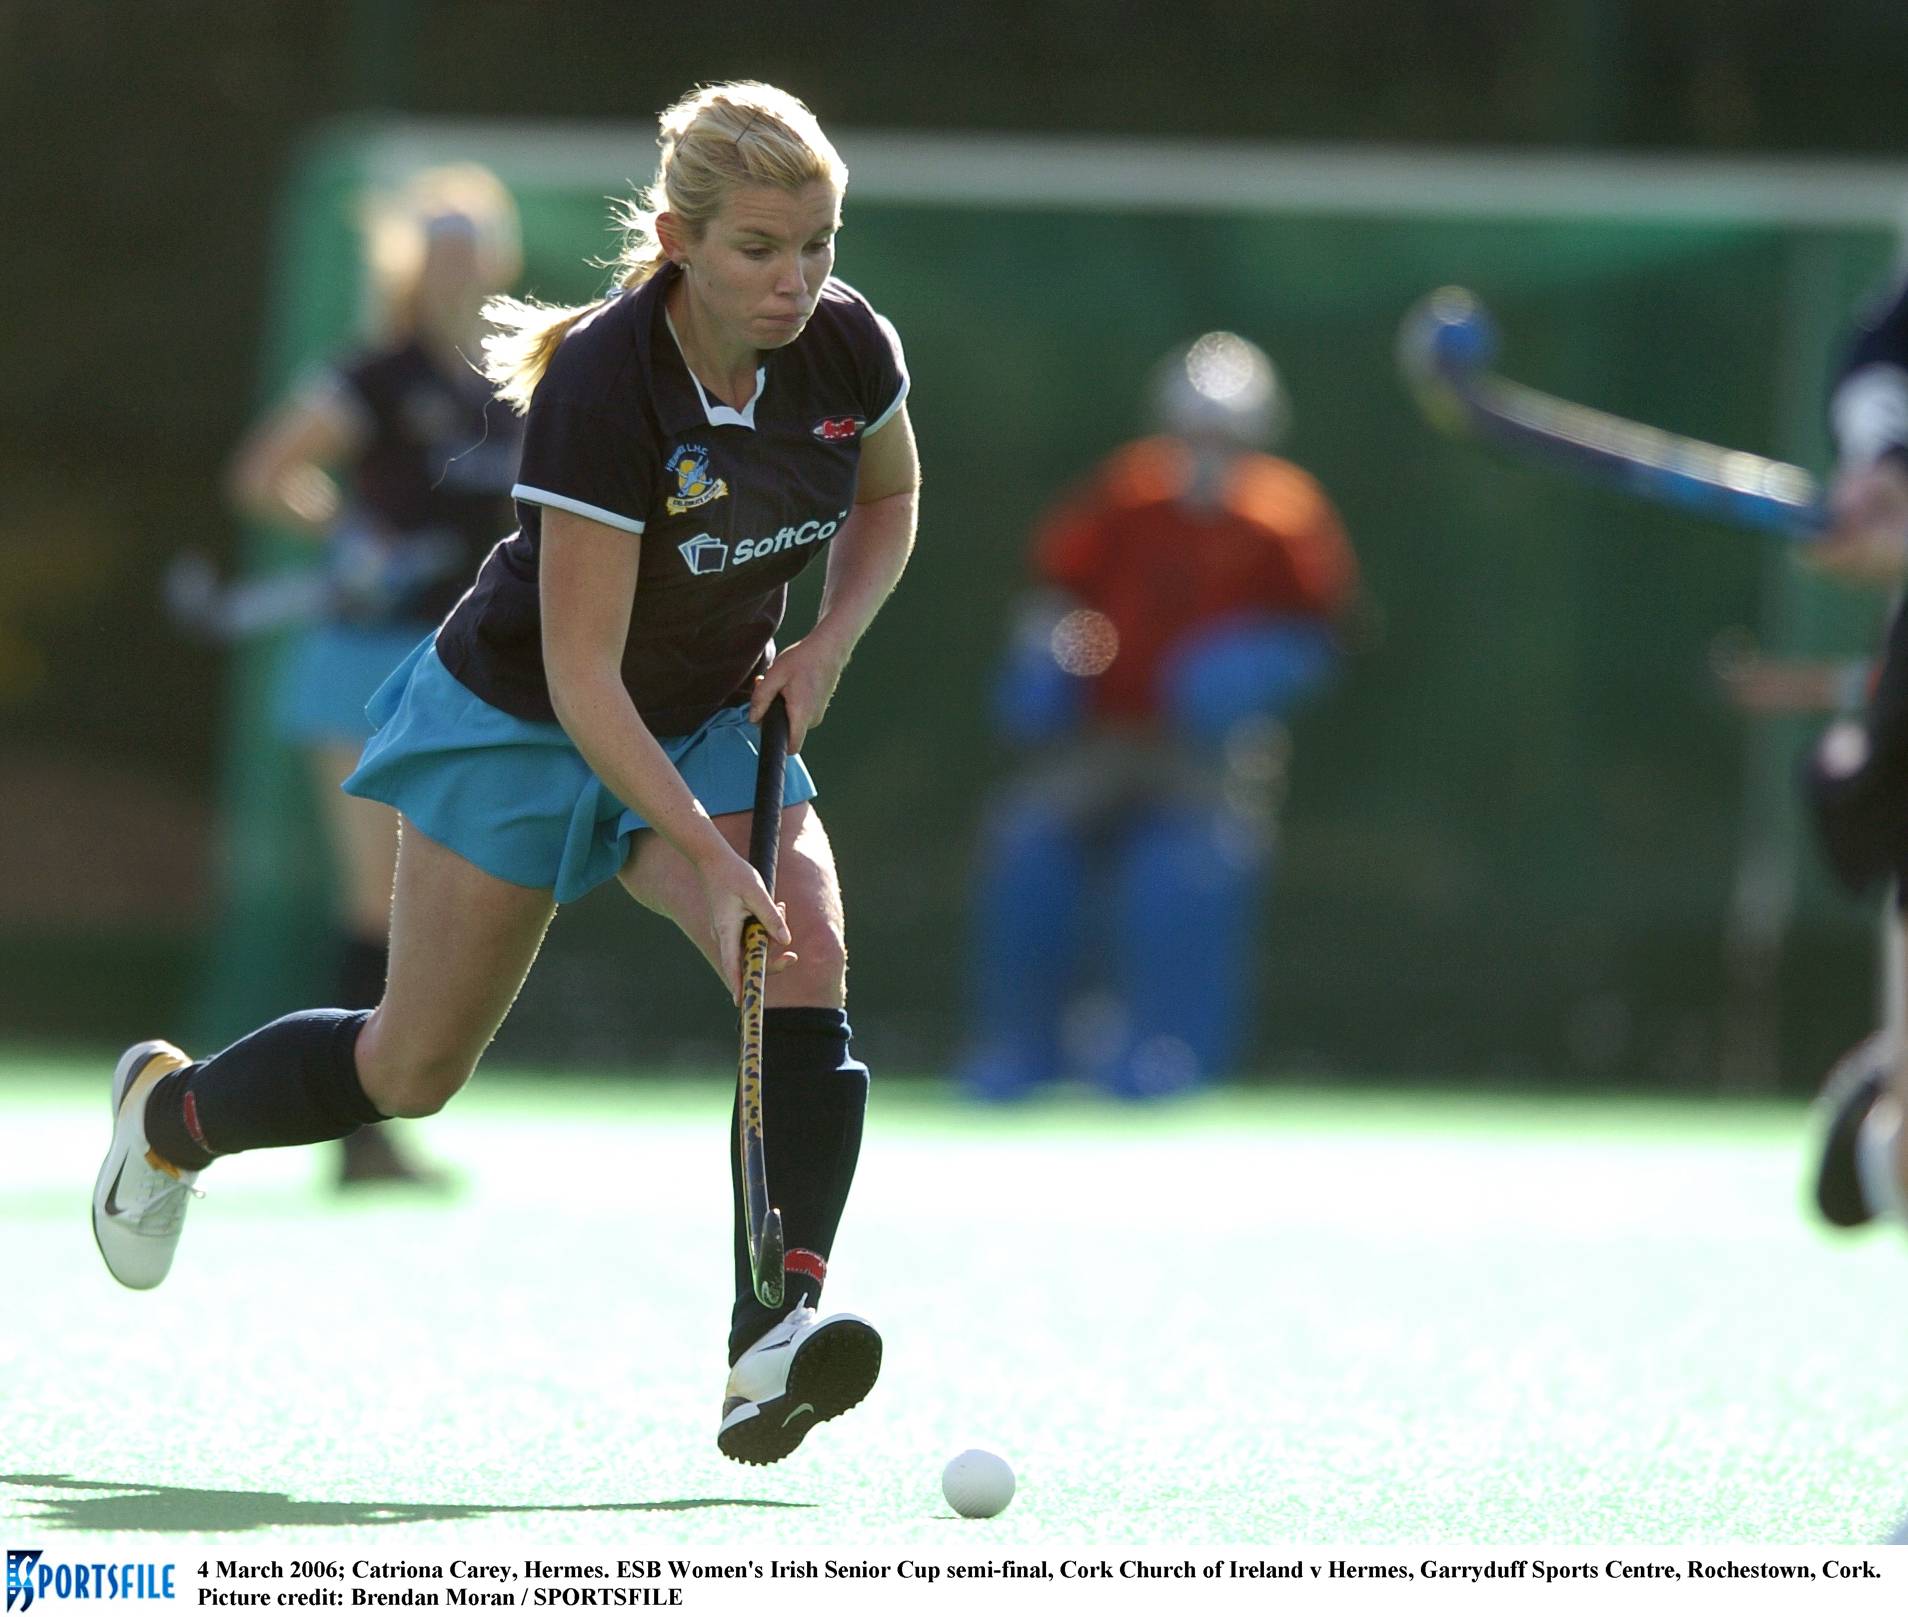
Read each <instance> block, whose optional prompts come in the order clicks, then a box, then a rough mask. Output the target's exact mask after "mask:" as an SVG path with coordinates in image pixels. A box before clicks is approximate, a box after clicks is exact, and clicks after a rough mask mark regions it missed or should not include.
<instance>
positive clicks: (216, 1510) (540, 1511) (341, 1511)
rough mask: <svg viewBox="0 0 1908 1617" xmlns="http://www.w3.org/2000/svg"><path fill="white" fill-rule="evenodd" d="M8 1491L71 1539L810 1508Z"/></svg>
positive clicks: (29, 1479) (751, 1502) (39, 1483)
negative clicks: (501, 1518)
mask: <svg viewBox="0 0 1908 1617" xmlns="http://www.w3.org/2000/svg"><path fill="white" fill-rule="evenodd" d="M0 1482H4V1483H9V1484H11V1485H12V1486H13V1487H16V1488H56V1489H59V1490H62V1492H61V1493H60V1494H57V1495H55V1496H54V1497H51V1498H32V1497H30V1496H29V1498H27V1499H26V1500H25V1501H23V1503H27V1504H34V1505H42V1506H44V1507H46V1508H45V1510H44V1511H43V1512H42V1513H41V1514H40V1515H39V1516H38V1517H36V1518H35V1520H36V1522H38V1523H40V1524H42V1525H44V1526H47V1527H55V1528H65V1529H67V1530H69V1531H71V1532H76V1533H178V1532H194V1533H246V1532H252V1531H255V1530H257V1529H259V1528H264V1527H379V1526H383V1525H387V1524H390V1525H396V1524H398V1523H401V1522H460V1521H479V1520H482V1519H483V1518H484V1517H487V1516H561V1515H576V1514H579V1513H582V1512H590V1513H604V1514H613V1513H615V1512H617V1511H626V1510H716V1509H720V1508H722V1507H725V1506H738V1507H742V1508H753V1509H756V1510H813V1509H814V1508H815V1507H814V1506H813V1505H807V1504H801V1503H798V1502H796V1501H795V1500H791V1499H654V1500H642V1501H636V1502H633V1503H629V1504H610V1505H402V1504H392V1503H389V1502H388V1501H382V1500H353V1501H343V1500H327V1499H294V1498H292V1497H291V1495H290V1494H282V1493H241V1492H238V1491H236V1490H234V1489H227V1488H162V1487H155V1486H149V1485H148V1484H146V1483H143V1482H85V1481H82V1480H80V1479H79V1478H77V1477H69V1476H63V1475H59V1474H57V1473H50V1474H40V1475H35V1474H33V1473H30V1472H29V1473H17V1474H14V1475H6V1474H4V1473H0Z"/></svg>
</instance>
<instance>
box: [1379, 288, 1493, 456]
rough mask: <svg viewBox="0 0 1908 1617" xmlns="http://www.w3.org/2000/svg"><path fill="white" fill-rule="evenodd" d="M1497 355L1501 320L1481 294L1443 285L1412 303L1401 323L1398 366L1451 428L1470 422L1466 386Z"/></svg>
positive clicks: (1426, 407) (1426, 406)
mask: <svg viewBox="0 0 1908 1617" xmlns="http://www.w3.org/2000/svg"><path fill="white" fill-rule="evenodd" d="M1496 358H1497V325H1496V323H1495V322H1494V321H1493V320H1492V319H1491V317H1490V313H1489V311H1488V310H1486V309H1485V307H1484V305H1483V304H1482V303H1480V302H1479V301H1478V299H1477V297H1476V296H1475V295H1474V294H1472V293H1470V292H1467V291H1466V290H1465V289H1464V288H1463V287H1461V286H1441V287H1439V288H1438V289H1437V291H1435V292H1431V293H1428V294H1427V295H1426V296H1424V297H1422V298H1420V299H1419V300H1418V301H1417V302H1416V303H1415V304H1413V305H1412V307H1411V311H1410V312H1409V313H1408V314H1407V315H1406V316H1405V317H1404V320H1403V321H1402V323H1401V324H1400V325H1399V327H1398V370H1399V373H1400V374H1401V375H1402V376H1403V377H1404V379H1405V383H1406V385H1407V386H1409V387H1410V389H1411V391H1412V393H1413V394H1414V395H1415V396H1416V398H1417V401H1418V407H1419V408H1420V409H1421V410H1423V411H1424V413H1425V415H1426V416H1428V417H1429V418H1430V419H1431V421H1432V423H1433V424H1434V425H1436V426H1437V427H1439V428H1440V429H1441V430H1443V431H1445V432H1461V431H1462V430H1463V429H1464V427H1465V425H1466V422H1467V411H1466V408H1465V404H1464V391H1465V388H1466V386H1467V384H1468V383H1469V381H1470V379H1471V378H1472V377H1475V376H1481V375H1483V374H1484V373H1485V372H1486V371H1488V370H1489V369H1490V367H1491V362H1492V361H1493V360H1494V359H1496Z"/></svg>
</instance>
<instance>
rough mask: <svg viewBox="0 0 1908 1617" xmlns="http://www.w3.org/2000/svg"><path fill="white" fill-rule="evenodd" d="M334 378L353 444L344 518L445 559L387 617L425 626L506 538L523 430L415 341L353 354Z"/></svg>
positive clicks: (478, 385) (468, 373)
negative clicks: (353, 429)
mask: <svg viewBox="0 0 1908 1617" xmlns="http://www.w3.org/2000/svg"><path fill="white" fill-rule="evenodd" d="M332 380H333V383H334V385H335V386H336V388H337V394H336V396H337V397H338V399H339V400H340V401H341V402H342V403H343V405H344V407H345V409H346V410H347V411H348V412H349V413H350V414H351V415H352V416H353V417H354V418H355V420H356V423H357V428H358V438H359V444H360V448H359V450H358V452H357V455H356V456H355V458H354V459H353V461H352V463H351V465H350V466H349V467H348V468H347V469H346V471H345V478H344V480H345V485H346V494H347V502H348V503H347V506H346V509H345V511H344V513H343V516H342V520H343V521H345V522H351V521H353V520H354V519H360V520H364V519H368V521H369V522H370V524H371V525H372V526H374V527H375V528H376V529H378V530H379V531H380V532H381V533H382V534H384V535H386V536H387V537H394V538H395V539H396V541H397V543H398V544H399V545H404V544H407V543H408V544H413V545H420V546H421V545H425V544H430V545H433V546H435V547H436V548H437V550H438V551H439V552H441V553H444V555H443V560H442V561H441V563H440V564H438V565H436V566H433V568H432V569H431V575H432V576H431V581H430V582H427V583H426V584H424V585H423V586H421V587H420V588H418V589H416V590H414V591H412V592H411V593H410V594H408V595H407V596H406V597H405V599H404V600H403V602H402V603H401V604H400V605H399V606H398V607H396V608H395V609H394V611H393V616H394V619H396V620H397V621H403V622H413V621H414V622H416V623H418V624H419V625H420V626H422V627H429V626H430V625H432V624H435V623H437V622H438V621H439V620H440V619H441V618H442V617H443V616H444V614H445V613H446V612H448V611H449V610H450V608H451V607H452V606H453V605H454V604H455V603H456V601H457V599H458V597H459V596H461V595H462V594H463V593H464V591H465V589H466V588H468V586H469V584H470V581H471V578H472V576H473V575H474V574H475V573H476V571H477V568H478V565H479V563H481V562H482V561H483V559H484V557H485V556H486V555H487V554H488V553H489V551H490V548H491V546H493V545H494V544H496V542H497V541H498V539H500V538H501V537H502V536H503V535H504V534H506V533H508V532H509V531H510V528H511V504H510V487H511V484H512V482H513V481H514V480H515V478H516V473H517V454H518V451H519V449H520V448H521V446H522V442H523V432H522V425H521V423H520V422H519V420H518V418H517V416H516V414H515V412H513V411H512V410H511V409H509V407H508V406H506V405H504V404H503V403H502V402H500V401H499V400H497V399H495V398H493V397H492V396H491V392H490V387H489V384H488V383H486V382H485V380H484V379H483V377H482V376H480V375H478V373H477V372H476V371H474V370H471V369H469V368H468V367H465V368H463V369H460V370H458V371H455V372H447V371H445V370H443V369H442V368H440V366H439V365H438V363H437V361H435V360H434V359H433V358H432V357H431V355H430V353H429V351H428V350H427V349H426V348H424V346H423V345H422V344H421V343H417V342H405V343H402V344H400V345H397V346H395V347H389V348H380V349H374V350H371V351H368V352H365V353H362V354H359V355H357V356H355V357H354V358H352V359H349V360H347V361H345V362H344V363H343V364H340V365H339V366H337V367H336V369H335V370H334V371H333V373H332ZM354 508H355V509H354Z"/></svg>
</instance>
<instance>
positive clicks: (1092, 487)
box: [960, 332, 1356, 1100]
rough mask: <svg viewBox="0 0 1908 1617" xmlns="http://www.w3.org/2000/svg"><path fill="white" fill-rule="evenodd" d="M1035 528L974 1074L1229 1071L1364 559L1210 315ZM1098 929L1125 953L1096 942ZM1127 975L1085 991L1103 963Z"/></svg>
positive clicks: (1116, 1076) (1250, 359)
mask: <svg viewBox="0 0 1908 1617" xmlns="http://www.w3.org/2000/svg"><path fill="white" fill-rule="evenodd" d="M1150 402H1151V410H1152V414H1153V417H1154V420H1155V424H1156V427H1157V433H1158V435H1157V436H1154V437H1149V438H1144V439H1141V440H1139V441H1138V442H1135V443H1131V444H1128V445H1126V446H1124V447H1123V448H1121V449H1119V450H1117V451H1115V452H1114V454H1113V455H1111V456H1110V457H1109V458H1108V459H1107V460H1106V461H1105V462H1104V463H1103V464H1102V465H1101V466H1100V467H1099V468H1098V470H1097V472H1096V473H1095V474H1094V475H1093V477H1092V478H1091V479H1090V481H1089V482H1088V483H1087V485H1086V486H1085V487H1084V488H1083V489H1082V490H1080V491H1079V492H1077V493H1076V494H1074V495H1073V496H1072V497H1071V498H1068V499H1066V500H1065V501H1064V502H1063V503H1061V504H1060V505H1059V507H1058V508H1057V509H1055V510H1054V511H1053V512H1051V513H1050V514H1049V515H1048V516H1047V517H1046V519H1045V520H1044V522H1043V523H1042V525H1041V526H1040V528H1039V530H1038V532H1037V534H1036V536H1035V540H1034V552H1033V570H1034V573H1035V576H1036V579H1037V582H1038V585H1039V586H1040V589H1041V591H1042V593H1041V595H1040V596H1039V597H1038V598H1037V600H1036V601H1035V602H1034V603H1033V604H1032V605H1031V606H1030V607H1029V608H1028V610H1027V612H1026V614H1025V616H1024V618H1023V621H1022V623H1021V625H1020V628H1019V631H1018V633H1017V635H1016V638H1015V640H1014V643H1013V645H1012V647H1011V649H1010V651H1009V655H1008V659H1007V663H1006V666H1005V667H1004V669H1003V671H1002V675H1001V678H1000V682H999V688H998V693H997V702H996V707H997V718H998V722H999V726H1000V728H1001V730H1002V732H1003V734H1004V735H1005V736H1006V737H1007V738H1008V739H1009V740H1010V741H1011V742H1013V743H1014V744H1016V745H1018V746H1020V747H1023V748H1025V749H1027V750H1028V752H1029V753H1030V754H1031V755H1032V756H1031V758H1030V761H1029V763H1028V765H1027V767H1026V768H1025V770H1024V772H1023V774H1022V776H1021V778H1020V779H1018V780H1017V781H1016V782H1014V783H1013V784H1012V785H1011V786H1010V787H1009V788H1008V789H1007V790H1006V791H1004V792H1003V794H1002V796H1001V799H1000V801H999V802H997V803H996V804H995V805H994V807H993V809H992V811H991V813H990V816H989V820H988V823H987V826H986V828H985V830H984V833H983V840H982V845H981V850H980V855H979V869H978V873H977V876H976V889H975V906H974V907H975V921H976V929H975V939H974V944H973V959H974V961H975V970H976V972H977V981H976V985H975V995H974V999H975V1004H974V1016H975V1024H974V1025H975V1026H976V1028H977V1029H978V1030H979V1037H978V1039H977V1041H976V1043H975V1044H974V1046H973V1047H972V1048H971V1049H970V1050H969V1051H968V1052H967V1053H966V1054H965V1056H964V1058H963V1060H962V1062H961V1066H960V1076H961V1079H962V1082H963V1084H964V1085H965V1087H966V1088H967V1089H968V1090H969V1091H970V1092H971V1093H972V1094H974V1095H976V1096H979V1097H983V1098H986V1099H989V1100H1006V1099H1011V1098H1014V1097H1017V1096H1020V1095H1022V1094H1025V1093H1027V1092H1028V1091H1029V1090H1031V1089H1033V1088H1034V1087H1035V1086H1037V1085H1039V1084H1042V1083H1044V1082H1046V1081H1048V1080H1050V1079H1053V1078H1056V1077H1059V1076H1062V1075H1063V1074H1065V1073H1067V1072H1068V1071H1069V1070H1081V1069H1083V1075H1084V1076H1086V1077H1088V1078H1089V1079H1091V1080H1092V1081H1094V1082H1096V1083H1098V1084H1100V1085H1102V1086H1103V1087H1105V1088H1106V1089H1108V1090H1110V1091H1112V1092H1114V1093H1117V1094H1120V1095H1123V1096H1128V1097H1136V1098H1137V1097H1144V1096H1153V1095H1162V1094H1168V1093H1172V1092H1175V1091H1180V1090H1185V1089H1188V1088H1191V1087H1193V1086H1195V1085H1197V1084H1199V1083H1201V1082H1202V1081H1204V1080H1206V1079H1208V1078H1211V1077H1212V1076H1214V1075H1216V1074H1222V1073H1227V1072H1230V1071H1233V1070H1235V1068H1236V1064H1237V1062H1238V1059H1239V1056H1240V1052H1241V1049H1242V1045H1243V1040H1244V1036H1245V1032H1246V1028H1247V1023H1248V1013H1249V1006H1250V1001H1251V997H1252V995H1251V990H1252V975H1253V972H1254V969H1255V966H1256V962H1257V947H1256V927H1255V924H1254V922H1255V916H1256V913H1257V910H1258V907H1259V902H1260V896H1261V890H1262V887H1263V885H1264V881H1265V878H1266V875H1267V872H1268V867H1269V862H1270V858H1271V840H1272V825H1273V817H1274V813H1275V811H1276V808H1277V798H1278V794H1279V791H1280V789H1281V787H1282V780H1283V770H1284V761H1285V750H1286V732H1285V729H1284V726H1283V722H1282V721H1283V720H1284V719H1285V717H1286V716H1287V715H1288V714H1290V713H1291V712H1292V711H1293V710H1294V709H1295V708H1297V707H1298V706H1299V704H1301V703H1302V702H1304V701H1305V700H1306V699H1307V698H1309V697H1311V696H1313V695H1314V694H1316V693H1317V692H1318V691H1319V690H1320V689H1321V688H1322V687H1323V686H1324V685H1325V684H1326V682H1327V681H1328V680H1329V678H1330V677H1331V675H1332V673H1333V670H1334V668H1335V666H1336V664H1337V661H1338V654H1339V646H1338V636H1337V633H1336V628H1337V625H1338V623H1339V621H1340V619H1341V618H1342V615H1343V614H1344V613H1345V611H1346V609H1347V608H1348V606H1349V605H1350V604H1351V601H1352V598H1353V593H1354V590H1355V588H1356V567H1355V563H1354V560H1353V556H1352V552H1351V548H1350V545H1349V544H1348V542H1347V540H1346V537H1345V533H1344V530H1343V527H1342V526H1341V524H1340V522H1339V519H1338V515H1337V513H1336V511H1335V510H1334V509H1333V507H1332V504H1331V502H1330V501H1329V500H1328V499H1327V498H1326V496H1325V494H1324V493H1323V492H1322V491H1321V489H1320V488H1319V486H1318V484H1317V483H1316V482H1315V481H1314V480H1313V479H1312V478H1311V477H1310V476H1308V475H1307V474H1306V473H1305V472H1303V471H1301V470H1300V469H1299V468H1298V467H1296V466H1293V465H1292V464H1290V463H1289V462H1287V461H1284V460H1279V459H1275V458H1274V457H1273V456H1271V455H1270V454H1268V453H1266V450H1267V449H1268V448H1269V447H1270V446H1271V445H1272V444H1273V443H1274V442H1276V440H1277V439H1278V438H1279V436H1280V434H1281V433H1282V431H1283V430H1284V428H1285V426H1286V418H1287V408H1286V402H1285V398H1284V395H1283V393H1282V391H1281V388H1280V385H1279V380H1278V377H1277V375H1276V373H1275V372H1274V370H1273V368H1272V365H1271V362H1270V361H1269V360H1268V359H1267V357H1266V356H1265V354H1264V353H1263V352H1262V351H1261V350H1260V349H1258V348H1257V347H1256V346H1254V345H1253V344H1252V343H1249V342H1247V341H1245V340H1244V339H1243V338H1240V337H1237V336H1234V335H1232V334H1231V333H1229V332H1211V333H1208V334H1207V335H1205V336H1203V337H1201V338H1199V339H1198V340H1197V341H1196V342H1193V343H1191V344H1190V345H1188V346H1187V347H1184V348H1182V349H1179V350H1177V351H1175V352H1174V353H1173V354H1171V355H1169V356H1168V357H1167V358H1166V359H1165V360H1164V361H1163V362H1162V364H1161V365H1160V367H1159V369H1158V371H1157V373H1156V376H1155V379H1154V382H1153V387H1152V394H1151V401H1150ZM1101 941H1103V942H1104V943H1105V945H1106V950H1107V952H1108V954H1109V955H1110V958H1108V959H1106V960H1103V961H1094V960H1091V959H1090V957H1091V954H1092V953H1093V951H1092V950H1091V949H1090V945H1092V944H1094V943H1098V942H1101ZM1090 964H1091V965H1094V966H1098V967H1101V968H1103V970H1104V972H1105V974H1106V975H1109V976H1110V977H1111V979H1112V981H1113V984H1114V989H1113V992H1112V993H1111V994H1110V995H1108V996H1105V997H1104V998H1103V999H1102V1000H1101V1001H1100V1007H1101V1008H1100V1009H1099V1010H1098V1012H1097V1013H1096V1012H1095V1011H1094V1010H1092V1009H1091V1006H1092V1005H1093V1003H1094V1002H1093V1001H1092V1000H1091V999H1088V1000H1086V1001H1078V1000H1077V995H1078V992H1079V990H1080V988H1081V986H1082V984H1081V981H1080V979H1081V977H1082V976H1083V975H1085V974H1086V972H1087V970H1088V968H1089V965H1090Z"/></svg>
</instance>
